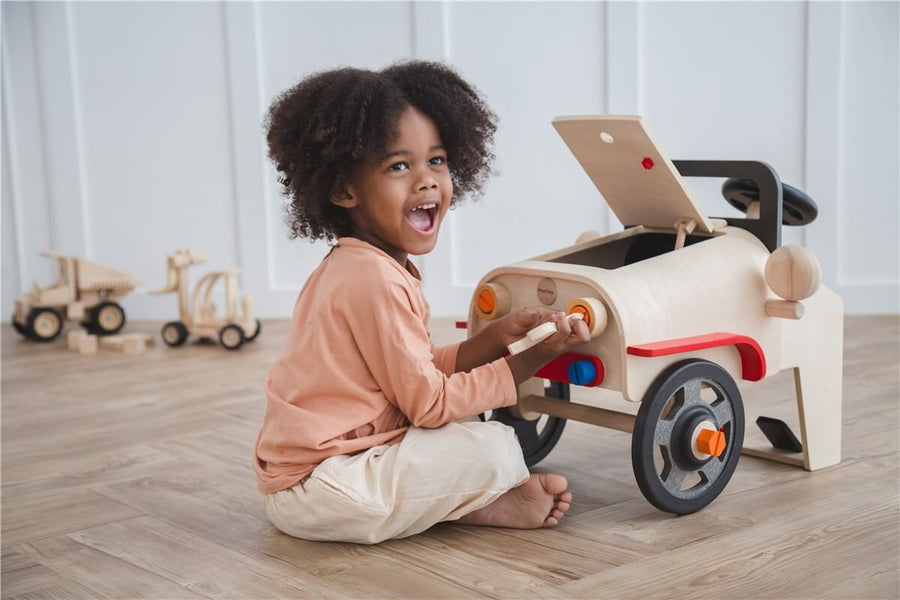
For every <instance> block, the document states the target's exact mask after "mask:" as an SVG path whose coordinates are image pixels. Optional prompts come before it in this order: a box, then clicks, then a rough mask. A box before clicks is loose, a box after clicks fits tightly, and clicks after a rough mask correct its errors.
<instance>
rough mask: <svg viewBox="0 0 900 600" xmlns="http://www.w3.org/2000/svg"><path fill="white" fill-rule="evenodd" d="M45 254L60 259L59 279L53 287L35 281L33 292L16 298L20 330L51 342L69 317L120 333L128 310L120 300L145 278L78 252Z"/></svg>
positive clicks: (94, 329)
mask: <svg viewBox="0 0 900 600" xmlns="http://www.w3.org/2000/svg"><path fill="white" fill-rule="evenodd" d="M41 256H46V257H49V258H55V259H56V260H57V261H58V262H59V281H57V282H56V283H55V284H54V285H51V286H49V287H41V286H39V285H38V284H37V283H35V284H34V287H32V289H31V291H30V292H28V293H27V294H23V295H22V296H20V297H19V298H17V299H16V312H15V314H14V315H13V316H12V319H11V320H12V325H13V327H14V328H15V330H16V331H17V332H18V333H20V334H21V335H23V336H25V337H26V338H27V339H30V340H34V341H38V342H49V341H50V340H53V339H56V337H58V336H59V334H60V333H62V330H63V323H64V322H65V321H66V320H70V321H81V322H83V324H84V326H85V328H87V329H88V330H89V331H91V332H92V333H95V334H98V335H108V334H112V333H116V332H117V331H119V330H120V329H122V327H124V326H125V311H124V310H123V309H122V306H121V305H120V304H119V302H120V301H121V300H122V299H123V298H124V297H125V296H127V295H128V294H129V293H130V292H131V291H133V290H134V289H135V288H136V287H138V286H140V285H141V284H143V283H144V280H143V279H141V278H140V277H136V276H134V275H131V274H129V273H125V272H124V271H119V270H116V269H112V268H110V267H104V266H102V265H98V264H97V263H93V262H91V261H88V260H85V259H83V258H78V257H76V256H68V255H65V254H56V253H53V252H43V253H42V254H41Z"/></svg>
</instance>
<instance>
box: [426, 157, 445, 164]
mask: <svg viewBox="0 0 900 600" xmlns="http://www.w3.org/2000/svg"><path fill="white" fill-rule="evenodd" d="M429 162H430V163H431V164H433V165H443V164H446V163H447V157H446V156H435V157H434V158H432V159H431V160H430V161H429Z"/></svg>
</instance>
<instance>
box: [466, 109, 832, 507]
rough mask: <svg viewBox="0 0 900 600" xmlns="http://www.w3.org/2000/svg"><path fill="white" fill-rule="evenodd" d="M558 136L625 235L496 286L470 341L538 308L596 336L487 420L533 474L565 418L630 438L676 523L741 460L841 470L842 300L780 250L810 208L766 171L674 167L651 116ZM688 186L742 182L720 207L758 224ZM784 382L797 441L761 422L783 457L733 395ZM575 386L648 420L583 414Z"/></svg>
mask: <svg viewBox="0 0 900 600" xmlns="http://www.w3.org/2000/svg"><path fill="white" fill-rule="evenodd" d="M553 125H554V127H555V128H556V130H557V131H558V132H559V134H560V135H561V136H562V138H563V140H564V141H565V143H566V145H567V146H568V147H569V149H570V150H571V151H572V153H573V154H574V155H575V157H576V158H577V159H578V161H579V163H580V164H581V166H582V167H583V168H584V170H585V171H586V173H587V175H588V176H589V177H590V179H591V180H592V181H593V183H594V184H595V186H596V187H597V188H598V190H599V191H600V193H601V194H602V196H603V198H604V199H605V200H606V202H607V203H608V204H609V205H610V207H611V208H612V210H613V211H614V212H615V214H616V216H617V217H618V218H619V220H620V221H621V222H622V223H623V224H624V225H625V230H624V231H621V232H618V233H614V234H612V235H607V236H599V235H597V234H594V235H587V236H582V237H581V238H579V241H578V242H576V243H575V244H574V245H572V246H569V247H566V248H563V249H560V250H557V251H555V252H550V253H547V254H544V255H541V256H538V257H536V258H532V259H529V260H525V261H522V262H517V263H514V264H511V265H508V266H502V267H500V268H496V269H494V270H492V271H490V272H489V273H487V274H486V275H485V276H484V277H483V278H482V280H481V281H480V282H479V285H478V287H477V288H476V290H475V293H474V296H473V299H472V302H471V305H470V309H469V319H468V334H469V336H473V335H475V334H477V333H478V332H479V331H480V330H481V329H482V328H484V327H485V326H486V325H487V324H488V323H489V322H490V321H491V320H492V319H496V318H498V317H500V316H502V315H503V314H506V313H508V312H510V311H513V310H518V309H521V308H527V307H530V306H545V307H548V308H551V309H555V310H560V311H566V312H567V313H569V314H580V315H581V318H582V319H583V320H584V322H585V324H586V325H587V326H588V329H589V331H590V334H591V336H592V339H591V341H590V342H589V343H587V344H584V345H583V346H580V347H578V348H576V349H575V351H573V352H571V353H567V354H564V355H562V356H560V357H558V358H556V359H555V360H554V361H552V362H551V363H549V364H547V365H545V366H544V367H543V368H542V369H541V370H540V371H538V373H537V375H536V377H535V378H533V379H531V380H529V381H527V382H525V383H524V384H522V385H521V386H520V388H519V400H518V404H517V405H514V406H512V407H508V408H503V409H499V410H494V411H492V412H491V413H490V414H489V415H488V414H486V415H484V416H483V418H489V419H492V420H497V421H501V422H503V423H506V424H508V425H510V426H512V427H513V428H514V429H515V430H516V433H517V435H518V439H519V442H520V445H521V446H522V450H523V453H524V455H525V459H526V462H527V463H528V464H529V465H532V464H534V463H536V462H538V461H540V460H541V459H543V458H544V457H545V456H547V454H548V453H549V452H550V451H551V449H552V448H553V446H554V445H555V444H556V443H557V441H558V440H559V438H560V435H561V433H562V430H563V426H564V425H565V421H566V419H574V420H577V421H582V422H587V423H592V424H595V425H601V426H605V427H610V428H613V429H617V430H621V431H626V432H631V433H632V440H631V458H632V467H633V470H634V475H635V479H636V480H637V484H638V487H639V488H640V490H641V492H642V493H643V494H644V496H645V497H646V498H647V499H648V500H649V501H650V502H651V503H652V504H653V505H654V506H656V507H657V508H659V509H661V510H664V511H668V512H671V513H675V514H686V513H691V512H695V511H697V510H700V509H701V508H703V507H704V506H706V505H707V504H709V502H711V501H712V500H713V499H714V498H716V497H717V496H718V495H719V493H720V492H721V491H722V489H723V488H724V487H725V485H726V484H727V483H728V481H729V479H730V478H731V476H732V473H733V472H734V470H735V467H736V465H737V462H738V458H739V457H740V454H741V453H742V452H743V453H745V454H752V455H755V456H761V457H764V458H769V459H773V460H777V461H781V462H785V463H789V464H793V465H796V466H800V467H804V468H806V469H808V470H816V469H821V468H823V467H827V466H830V465H834V464H836V463H838V462H840V458H841V380H842V373H841V369H842V349H843V303H842V301H841V299H840V297H839V296H838V295H837V294H836V293H834V292H833V291H831V290H829V289H827V288H826V287H824V286H822V285H821V274H820V273H821V271H820V269H819V265H818V262H817V261H816V259H815V257H814V256H813V255H812V253H811V252H809V251H808V250H806V249H805V248H802V247H799V246H786V247H782V246H781V227H782V224H787V225H803V224H806V223H808V222H810V221H812V219H813V218H814V217H815V216H816V213H817V208H816V206H815V203H814V202H813V201H812V199H810V198H809V197H808V196H807V195H806V194H804V193H803V192H801V191H800V190H797V189H795V188H792V187H790V186H788V185H786V184H782V183H781V181H780V179H779V177H778V175H777V174H776V172H775V171H774V170H773V169H772V168H771V167H769V166H768V165H766V164H765V163H761V162H753V161H675V162H671V161H669V160H668V159H667V158H666V157H665V156H663V154H662V153H661V152H660V150H659V149H658V148H657V146H656V144H655V143H654V142H653V141H652V140H651V138H650V136H649V135H648V133H647V131H646V130H645V128H644V125H643V122H642V120H641V119H640V118H639V117H610V116H592V117H560V118H557V119H555V120H554V121H553ZM683 176H700V177H720V178H730V179H727V180H726V181H725V183H724V184H723V188H722V189H723V194H724V196H725V198H726V199H727V200H728V201H729V202H730V203H732V204H733V205H734V206H736V207H738V208H740V209H742V210H743V211H744V212H746V213H747V215H746V218H736V217H735V218H730V217H729V218H725V219H713V218H708V217H707V216H706V215H704V214H703V213H701V211H700V209H699V207H698V205H697V204H696V203H695V202H694V200H693V199H692V198H691V195H690V194H689V192H688V189H687V188H686V186H685V184H684V181H683V180H682V177H683ZM784 369H792V370H793V374H794V382H795V387H796V399H797V408H798V420H799V424H800V434H801V435H800V439H799V440H798V439H797V438H796V436H795V435H793V434H792V432H791V431H790V428H789V427H787V426H786V425H785V424H784V423H783V422H782V421H777V423H781V426H778V425H777V423H776V424H775V425H773V420H772V419H768V420H767V421H757V423H758V424H759V425H760V428H761V429H763V432H764V433H765V434H766V437H768V438H769V440H770V441H771V442H772V446H764V447H763V446H761V447H758V448H750V447H747V446H745V445H744V408H743V404H742V400H741V393H740V391H739V389H738V385H737V384H736V381H743V382H756V381H760V380H762V379H764V378H767V377H770V376H772V375H775V374H776V373H778V372H780V371H782V370H784ZM548 380H549V387H548V386H547V384H546V382H547V381H548ZM573 385H577V386H585V387H586V388H605V389H607V390H613V391H615V392H619V393H621V395H622V397H623V398H624V400H627V401H633V402H640V406H639V407H638V410H637V414H636V415H635V414H634V411H627V410H610V409H607V408H601V407H600V406H597V404H598V403H594V405H588V404H583V403H576V402H573V401H571V398H570V393H569V392H570V386H573ZM748 385H751V384H749V383H748ZM586 393H588V394H589V392H586ZM579 395H581V394H579ZM605 402H606V403H607V404H606V405H607V406H608V403H609V400H608V399H607V400H605ZM612 402H613V403H615V397H613V398H612ZM603 403H604V402H599V404H603ZM612 408H615V406H613V407H612ZM761 419H764V417H761Z"/></svg>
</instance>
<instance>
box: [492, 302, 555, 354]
mask: <svg viewBox="0 0 900 600" xmlns="http://www.w3.org/2000/svg"><path fill="white" fill-rule="evenodd" d="M556 312H558V311H554V310H550V309H548V308H543V307H534V308H523V309H520V310H517V311H514V312H511V313H509V314H507V315H504V316H502V317H500V318H499V319H497V320H496V321H494V323H493V328H494V336H495V338H496V339H497V341H498V342H499V343H500V344H502V346H503V349H504V351H505V350H506V347H507V346H509V345H510V344H512V343H513V342H515V341H517V340H520V339H522V336H524V335H525V334H526V333H528V332H529V331H530V330H532V329H534V328H535V327H537V326H538V325H540V324H541V323H544V322H546V321H549V320H550V319H551V318H552V317H553V315H554V314H555V313H556Z"/></svg>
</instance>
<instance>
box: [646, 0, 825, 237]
mask: <svg viewBox="0 0 900 600" xmlns="http://www.w3.org/2000/svg"><path fill="white" fill-rule="evenodd" d="M642 6H643V10H642V19H643V24H642V30H641V38H640V39H641V56H642V64H641V67H642V68H641V84H640V85H641V92H642V93H641V98H642V107H641V108H642V113H643V115H644V117H645V119H646V121H647V124H648V127H649V128H650V131H652V132H653V135H654V137H656V139H657V141H658V143H659V144H660V146H661V147H662V148H663V149H664V151H665V152H666V153H667V154H668V155H669V157H671V158H683V159H721V160H759V161H763V162H766V163H768V164H770V165H771V166H772V167H774V168H775V170H776V171H777V172H778V174H779V176H780V177H781V179H782V181H785V182H787V183H790V184H792V185H795V186H797V187H799V188H801V189H803V187H804V182H803V149H804V146H803V143H804V120H803V114H804V110H805V100H806V99H805V92H804V66H805V55H804V53H805V43H806V38H805V34H804V31H805V18H806V12H805V7H804V5H803V4H801V3H798V2H778V3H765V2H736V3H718V2H716V3H683V2H671V3H670V2H653V3H646V4H644V5H642ZM722 181H723V180H722V179H707V180H695V179H688V180H687V182H688V186H689V187H690V188H691V189H692V190H693V191H694V192H695V196H696V198H697V201H698V202H699V204H700V206H701V207H702V208H703V210H704V212H706V214H708V215H712V216H738V215H739V214H740V213H739V212H738V211H737V210H735V209H733V208H731V207H730V206H729V205H728V204H727V202H725V200H724V199H723V198H722V195H721V193H720V191H719V190H720V188H721V184H722ZM822 208H823V210H829V209H830V207H822ZM782 236H783V242H784V243H802V234H801V230H798V229H795V228H785V229H784V230H783V231H782Z"/></svg>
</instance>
